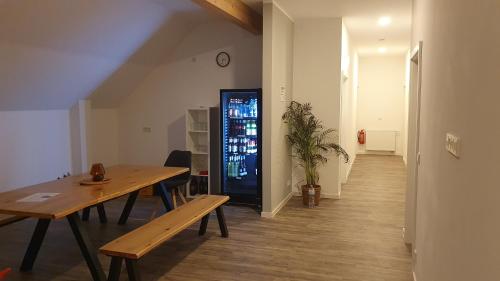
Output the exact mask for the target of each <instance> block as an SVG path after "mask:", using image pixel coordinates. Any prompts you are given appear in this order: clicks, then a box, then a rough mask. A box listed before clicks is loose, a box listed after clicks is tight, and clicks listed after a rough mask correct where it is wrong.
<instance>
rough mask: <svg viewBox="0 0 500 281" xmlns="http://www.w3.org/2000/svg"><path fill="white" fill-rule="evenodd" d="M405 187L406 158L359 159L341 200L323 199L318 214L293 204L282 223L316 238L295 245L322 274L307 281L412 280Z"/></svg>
mask: <svg viewBox="0 0 500 281" xmlns="http://www.w3.org/2000/svg"><path fill="white" fill-rule="evenodd" d="M405 187H406V168H405V165H404V163H403V160H402V158H401V157H397V156H376V155H358V156H357V158H356V161H355V162H354V164H353V167H352V171H351V174H350V177H349V180H348V182H347V184H345V185H344V186H343V187H342V195H341V200H322V201H321V206H320V207H319V208H316V209H313V210H308V209H303V208H302V206H301V205H300V200H299V199H300V198H295V199H294V200H293V201H291V202H290V203H289V204H288V205H287V207H286V208H285V209H284V210H283V211H282V212H281V213H280V214H279V215H278V217H277V220H284V221H285V220H286V221H288V222H290V223H291V224H296V223H297V221H298V219H302V220H303V221H304V224H307V225H308V230H306V229H302V230H301V231H302V233H301V236H303V235H305V237H308V236H309V237H314V239H311V240H309V239H308V242H307V243H304V244H302V243H303V242H301V243H298V244H297V245H296V247H299V248H300V250H298V253H302V254H305V253H307V254H305V255H304V256H302V257H301V258H300V259H303V260H307V261H304V264H303V265H302V267H303V269H305V270H307V268H308V266H306V265H305V264H307V263H310V264H311V269H312V271H313V272H314V271H315V269H314V268H315V266H317V270H318V272H317V273H320V275H315V276H314V277H312V276H311V279H308V280H349V281H354V280H356V281H358V280H359V281H360V280H365V281H368V280H369V281H378V280H380V281H382V280H384V281H409V280H413V279H412V276H411V255H410V252H409V251H408V249H407V248H406V246H405V244H404V243H403V238H402V228H403V225H404V206H405V190H406V188H405ZM302 251H304V252H302ZM291 276H293V275H291Z"/></svg>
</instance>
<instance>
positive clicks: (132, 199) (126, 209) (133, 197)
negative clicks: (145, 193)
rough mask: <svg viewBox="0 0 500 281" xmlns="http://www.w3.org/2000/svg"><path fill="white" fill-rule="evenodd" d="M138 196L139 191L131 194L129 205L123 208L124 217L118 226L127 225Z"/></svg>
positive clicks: (128, 200)
mask: <svg viewBox="0 0 500 281" xmlns="http://www.w3.org/2000/svg"><path fill="white" fill-rule="evenodd" d="M138 195H139V190H136V191H134V192H132V193H130V194H129V196H128V199H127V203H126V204H125V207H124V208H123V212H122V215H121V216H120V220H119V221H118V224H125V223H126V222H127V219H128V216H129V215H130V211H132V207H134V203H135V200H136V199H137V196H138Z"/></svg>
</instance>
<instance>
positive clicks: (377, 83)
mask: <svg viewBox="0 0 500 281" xmlns="http://www.w3.org/2000/svg"><path fill="white" fill-rule="evenodd" d="M405 78H406V57H405V55H394V56H393V55H375V56H362V57H360V59H359V96H358V117H357V127H358V130H362V129H365V130H367V131H369V130H387V131H397V132H398V134H397V137H396V152H395V154H397V155H403V146H404V145H403V143H404V141H403V140H404V137H403V136H402V134H403V132H404V120H405V117H404V111H405V109H404V108H405V106H404V102H405V83H406V81H405ZM366 152H367V153H371V152H370V151H366V150H365V145H360V144H358V153H366Z"/></svg>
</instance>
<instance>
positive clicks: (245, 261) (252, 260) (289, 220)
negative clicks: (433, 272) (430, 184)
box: [0, 155, 411, 281]
mask: <svg viewBox="0 0 500 281" xmlns="http://www.w3.org/2000/svg"><path fill="white" fill-rule="evenodd" d="M404 191H405V168H404V164H403V161H402V159H401V158H400V157H392V156H370V155H359V156H358V158H357V159H356V161H355V163H354V165H353V170H352V173H351V177H350V179H349V181H348V183H347V184H346V185H345V186H344V187H343V191H342V199H341V200H331V199H323V200H322V201H321V206H320V207H318V208H315V209H306V208H304V207H303V206H302V205H301V200H302V199H301V198H300V197H294V198H292V199H291V200H290V202H289V203H288V205H287V206H286V207H285V208H284V209H283V210H282V211H281V212H280V213H279V214H278V215H277V216H276V217H275V218H274V219H263V218H260V217H259V215H258V214H257V213H255V212H254V211H252V210H251V209H249V208H241V207H231V206H228V207H226V216H227V220H228V226H229V231H230V238H229V239H221V238H220V237H219V235H218V228H217V224H216V223H215V221H216V220H215V218H212V219H211V221H210V223H209V230H208V232H207V235H206V236H204V237H198V235H197V229H196V228H197V225H195V226H194V227H193V228H192V229H191V230H187V231H184V232H182V233H181V234H179V235H178V236H177V237H175V238H174V239H173V240H172V241H170V242H169V243H166V244H165V245H164V246H162V247H159V248H158V249H156V250H155V251H154V252H153V253H151V254H150V255H148V256H146V257H145V258H144V259H142V260H141V262H140V266H141V271H142V273H143V275H144V276H143V277H144V280H239V281H242V280H248V281H250V280H266V281H267V280H297V281H299V280H301V281H303V280H311V281H319V280H324V281H326V280H344V281H409V280H411V273H410V272H411V257H410V254H409V252H408V250H407V249H406V247H405V245H404V244H403V239H402V237H401V229H402V226H403V217H404ZM151 200H152V199H147V198H141V199H140V200H139V201H138V202H137V206H136V207H135V208H134V211H133V212H132V217H133V219H131V220H130V221H129V223H128V224H127V225H126V226H117V225H116V224H115V221H116V219H117V218H118V216H119V214H120V211H121V208H122V205H123V203H124V200H116V201H112V202H108V203H106V209H107V211H108V214H109V218H110V222H109V223H108V224H107V225H100V224H99V223H98V220H97V218H96V214H94V213H93V214H92V215H93V216H92V217H91V221H90V222H89V223H88V224H87V227H88V229H89V232H90V236H91V237H92V240H93V242H94V243H95V244H96V245H102V244H104V243H106V242H107V241H110V240H112V239H114V237H117V236H119V235H121V234H123V233H126V232H128V231H130V230H131V229H133V228H135V227H137V226H139V225H142V224H144V223H145V222H146V221H145V219H144V218H147V217H149V215H150V214H151V211H152V210H153V209H154V208H155V206H156V203H155V202H152V201H151ZM34 223H35V221H34V220H32V219H30V220H26V221H23V222H20V223H16V224H13V225H10V226H7V227H3V228H2V229H1V231H0V241H10V242H9V243H5V242H0V253H3V254H2V255H0V268H3V267H7V266H10V267H12V268H13V269H14V271H13V272H12V275H11V279H9V280H25V281H26V280H88V279H89V277H90V276H89V275H88V270H87V267H86V265H85V263H84V262H83V260H82V259H81V256H80V255H79V253H78V248H77V246H76V243H75V241H74V238H73V237H72V236H71V233H70V230H69V228H68V226H67V223H66V221H65V220H60V221H55V222H53V223H52V225H51V227H50V228H49V232H48V234H47V238H46V241H45V243H44V245H43V246H42V249H41V252H40V255H39V258H38V260H37V264H36V265H35V268H34V271H33V273H36V274H29V273H28V274H20V273H19V272H18V271H17V270H18V266H19V262H20V260H21V258H22V255H23V253H24V250H25V247H26V245H27V242H28V241H29V237H30V235H31V233H32V231H33V227H34ZM6 253H9V254H8V255H7V254H6ZM62 258H64V259H62ZM100 260H101V263H102V264H103V266H104V268H106V269H107V268H108V265H109V258H107V257H105V256H102V255H101V256H100ZM158 264H161V265H162V266H161V267H160V266H158Z"/></svg>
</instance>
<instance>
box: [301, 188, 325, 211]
mask: <svg viewBox="0 0 500 281" xmlns="http://www.w3.org/2000/svg"><path fill="white" fill-rule="evenodd" d="M320 198H321V185H315V186H314V205H315V206H319V199H320ZM302 203H303V204H304V206H309V185H303V186H302Z"/></svg>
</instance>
